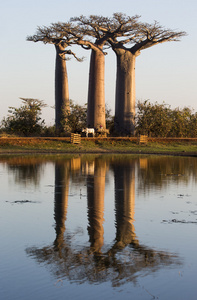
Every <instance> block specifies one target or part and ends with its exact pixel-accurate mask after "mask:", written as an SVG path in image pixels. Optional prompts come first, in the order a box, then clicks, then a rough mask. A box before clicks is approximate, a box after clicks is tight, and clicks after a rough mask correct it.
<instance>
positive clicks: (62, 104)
mask: <svg viewBox="0 0 197 300" xmlns="http://www.w3.org/2000/svg"><path fill="white" fill-rule="evenodd" d="M55 48H56V65H55V125H56V129H61V128H62V125H61V121H62V118H63V110H68V111H70V106H69V91H68V75H67V69H66V60H65V59H64V56H63V57H62V56H61V54H62V53H63V51H64V48H63V47H61V46H60V45H55Z"/></svg>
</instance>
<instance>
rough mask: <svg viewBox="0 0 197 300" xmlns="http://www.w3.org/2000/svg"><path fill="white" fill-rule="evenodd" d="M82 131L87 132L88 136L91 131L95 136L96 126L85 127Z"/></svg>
mask: <svg viewBox="0 0 197 300" xmlns="http://www.w3.org/2000/svg"><path fill="white" fill-rule="evenodd" d="M81 131H82V132H85V133H86V137H88V134H89V133H92V135H93V137H94V134H95V131H94V128H83V129H82V130H81Z"/></svg>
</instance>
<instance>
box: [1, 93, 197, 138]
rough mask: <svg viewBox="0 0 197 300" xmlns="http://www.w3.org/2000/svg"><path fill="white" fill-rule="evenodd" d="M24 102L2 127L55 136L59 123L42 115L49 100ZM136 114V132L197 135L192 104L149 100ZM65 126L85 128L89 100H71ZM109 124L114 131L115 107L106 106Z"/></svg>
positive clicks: (196, 117) (14, 131)
mask: <svg viewBox="0 0 197 300" xmlns="http://www.w3.org/2000/svg"><path fill="white" fill-rule="evenodd" d="M20 99H21V100H22V104H21V106H20V107H19V108H15V107H10V108H9V115H8V117H7V118H4V119H3V120H2V122H1V126H0V129H1V131H3V132H6V133H9V134H17V135H23V136H34V135H43V136H54V135H55V126H54V127H47V126H46V125H45V122H44V120H42V119H41V113H42V108H43V107H45V106H46V104H45V103H44V102H43V101H42V100H38V99H31V98H20ZM136 108H137V109H136V115H135V120H134V122H135V135H140V134H147V135H148V136H152V137H196V136H197V113H196V112H194V111H193V110H192V109H190V108H188V107H184V108H183V109H180V108H175V109H172V108H171V107H170V106H169V105H167V104H166V103H165V102H163V103H162V104H159V103H157V102H156V103H154V104H153V103H150V101H148V100H146V101H143V102H140V101H139V102H138V103H137V105H136ZM63 116H64V118H63V121H62V126H63V127H64V128H65V130H66V131H65V134H66V133H69V132H81V129H82V128H85V127H86V119H87V104H85V105H79V104H75V103H74V102H73V101H72V100H69V111H68V110H65V111H64V115H63ZM105 119H106V127H107V128H108V129H109V130H110V134H111V135H114V134H116V132H115V130H114V116H112V114H111V110H110V109H109V108H108V107H107V106H106V107H105Z"/></svg>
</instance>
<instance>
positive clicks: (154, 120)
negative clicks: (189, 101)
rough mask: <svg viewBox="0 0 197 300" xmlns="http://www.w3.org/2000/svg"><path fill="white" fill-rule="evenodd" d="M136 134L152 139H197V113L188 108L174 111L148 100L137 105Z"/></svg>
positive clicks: (163, 104)
mask: <svg viewBox="0 0 197 300" xmlns="http://www.w3.org/2000/svg"><path fill="white" fill-rule="evenodd" d="M135 127H136V134H137V135H138V134H147V135H148V136H152V137H196V136H197V113H196V112H194V111H193V110H192V109H190V108H188V107H184V108H183V109H180V108H175V109H172V108H171V107H170V106H169V105H167V104H165V103H162V104H159V103H157V102H156V103H155V104H152V103H150V102H149V101H148V100H146V101H144V102H138V103H137V114H136V119H135Z"/></svg>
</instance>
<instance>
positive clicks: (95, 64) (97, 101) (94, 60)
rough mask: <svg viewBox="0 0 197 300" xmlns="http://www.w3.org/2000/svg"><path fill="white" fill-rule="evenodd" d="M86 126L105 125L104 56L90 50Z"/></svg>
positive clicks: (99, 51) (104, 126)
mask: <svg viewBox="0 0 197 300" xmlns="http://www.w3.org/2000/svg"><path fill="white" fill-rule="evenodd" d="M87 126H88V127H90V128H97V127H100V126H102V127H103V129H105V128H106V123H105V56H104V54H103V53H102V51H101V50H94V49H92V53H91V59H90V72H89V89H88V112H87Z"/></svg>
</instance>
